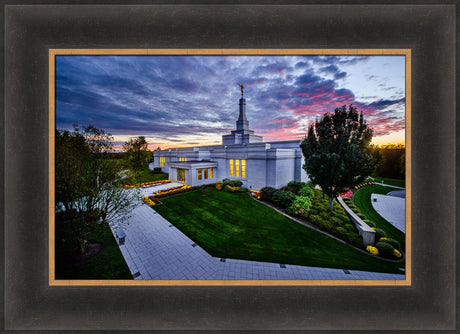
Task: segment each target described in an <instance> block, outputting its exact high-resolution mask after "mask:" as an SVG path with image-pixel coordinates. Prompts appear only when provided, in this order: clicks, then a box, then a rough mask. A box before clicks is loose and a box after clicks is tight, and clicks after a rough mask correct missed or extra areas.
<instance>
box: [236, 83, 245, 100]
mask: <svg viewBox="0 0 460 334" xmlns="http://www.w3.org/2000/svg"><path fill="white" fill-rule="evenodd" d="M237 85H238V86H240V88H241V97H243V95H244V85H242V84H237Z"/></svg>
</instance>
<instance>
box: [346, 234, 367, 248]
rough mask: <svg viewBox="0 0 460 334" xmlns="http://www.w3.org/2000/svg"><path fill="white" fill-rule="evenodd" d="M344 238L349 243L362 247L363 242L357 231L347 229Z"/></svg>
mask: <svg viewBox="0 0 460 334" xmlns="http://www.w3.org/2000/svg"><path fill="white" fill-rule="evenodd" d="M344 240H345V241H346V242H348V243H350V244H353V245H355V246H357V247H360V248H362V247H364V244H363V239H362V238H361V237H360V236H359V234H358V233H356V232H348V231H347V234H346V235H345V237H344Z"/></svg>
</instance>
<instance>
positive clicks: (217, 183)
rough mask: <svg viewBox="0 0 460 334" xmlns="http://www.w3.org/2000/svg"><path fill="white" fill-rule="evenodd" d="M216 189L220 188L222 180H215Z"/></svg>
mask: <svg viewBox="0 0 460 334" xmlns="http://www.w3.org/2000/svg"><path fill="white" fill-rule="evenodd" d="M216 189H217V190H221V189H222V182H220V181H218V182H216Z"/></svg>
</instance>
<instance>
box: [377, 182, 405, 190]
mask: <svg viewBox="0 0 460 334" xmlns="http://www.w3.org/2000/svg"><path fill="white" fill-rule="evenodd" d="M375 184H377V185H380V186H385V187H391V188H396V189H406V188H403V187H398V186H393V185H391V184H388V183H381V182H375Z"/></svg>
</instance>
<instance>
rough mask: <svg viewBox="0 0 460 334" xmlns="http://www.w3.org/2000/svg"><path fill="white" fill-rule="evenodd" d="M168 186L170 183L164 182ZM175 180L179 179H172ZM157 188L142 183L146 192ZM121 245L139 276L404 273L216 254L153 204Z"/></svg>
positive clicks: (136, 216) (135, 216) (139, 211)
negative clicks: (240, 258)
mask: <svg viewBox="0 0 460 334" xmlns="http://www.w3.org/2000/svg"><path fill="white" fill-rule="evenodd" d="M164 186H166V185H164ZM170 186H173V184H170ZM152 190H153V189H152V188H146V189H142V192H143V195H144V196H146V195H147V194H148V192H149V191H150V193H151V191H152ZM123 229H124V231H125V233H126V240H125V243H124V244H123V245H120V250H121V252H122V253H123V256H124V258H125V260H126V262H127V264H128V266H129V268H130V270H131V273H132V274H133V276H135V279H153V280H180V279H188V280H293V279H320V280H364V279H366V280H367V279H370V280H374V279H379V280H401V279H404V275H396V274H381V273H373V272H363V271H356V270H342V269H328V268H316V267H304V266H294V265H284V264H279V263H265V262H255V261H244V260H235V259H221V258H215V257H212V256H210V255H209V254H208V253H207V252H206V251H204V250H203V249H202V248H201V247H200V246H198V245H196V244H195V242H194V241H193V240H191V239H189V238H188V237H187V236H186V235H184V234H183V233H182V232H180V231H179V230H178V229H177V228H176V227H174V226H173V225H172V224H170V223H169V222H168V221H167V220H166V219H164V218H163V217H162V216H160V215H159V214H157V213H156V212H155V211H154V210H152V209H151V208H150V207H149V206H148V205H147V204H140V205H139V206H138V207H137V208H136V209H134V210H133V212H132V216H131V218H130V220H129V225H127V226H126V227H123Z"/></svg>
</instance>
